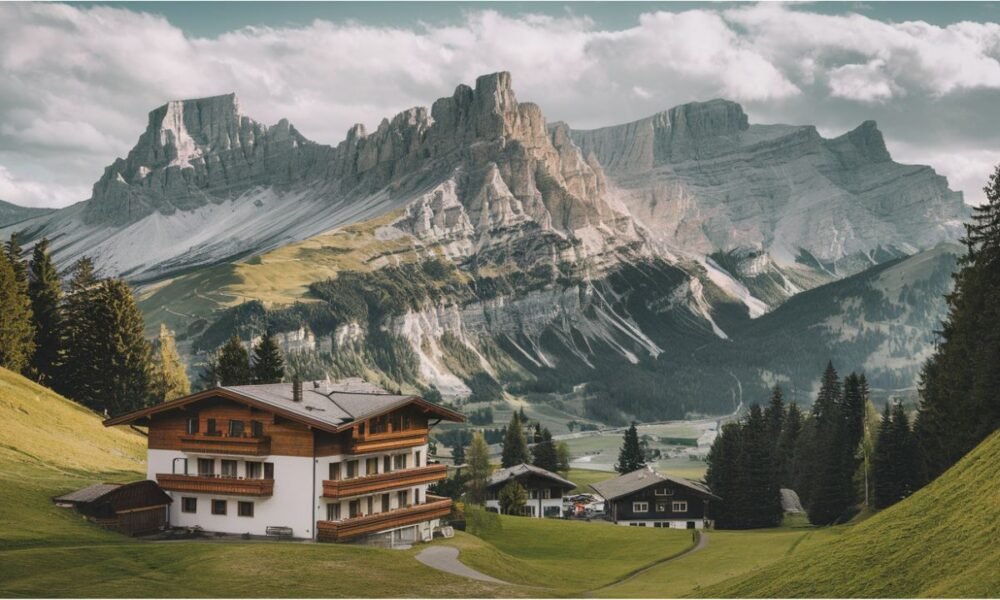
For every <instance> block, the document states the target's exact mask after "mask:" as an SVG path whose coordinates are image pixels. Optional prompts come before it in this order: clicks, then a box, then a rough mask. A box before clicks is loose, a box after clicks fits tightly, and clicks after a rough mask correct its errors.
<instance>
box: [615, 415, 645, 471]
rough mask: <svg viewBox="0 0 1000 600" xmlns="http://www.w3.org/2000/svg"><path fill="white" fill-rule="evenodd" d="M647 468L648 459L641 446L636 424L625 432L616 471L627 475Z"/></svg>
mask: <svg viewBox="0 0 1000 600" xmlns="http://www.w3.org/2000/svg"><path fill="white" fill-rule="evenodd" d="M645 466H646V457H645V454H644V453H643V451H642V445H641V444H639V432H638V430H637V429H636V428H635V423H632V425H630V426H629V428H628V429H626V430H625V436H624V439H623V440H622V447H621V450H619V451H618V462H617V463H616V464H615V470H616V471H618V472H619V473H622V474H625V473H631V472H632V471H637V470H639V469H642V468H645Z"/></svg>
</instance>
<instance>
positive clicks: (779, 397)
mask: <svg viewBox="0 0 1000 600" xmlns="http://www.w3.org/2000/svg"><path fill="white" fill-rule="evenodd" d="M764 421H765V422H766V423H767V437H768V439H770V440H771V445H772V446H773V447H774V448H775V449H777V447H778V442H779V441H780V439H781V429H782V427H783V426H784V424H785V396H784V394H783V393H782V392H781V386H779V385H775V386H774V387H773V388H772V389H771V400H770V402H768V404H767V408H765V409H764Z"/></svg>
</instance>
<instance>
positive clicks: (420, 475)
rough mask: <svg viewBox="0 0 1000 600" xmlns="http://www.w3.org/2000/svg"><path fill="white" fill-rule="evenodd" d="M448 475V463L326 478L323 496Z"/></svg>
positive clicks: (341, 495) (352, 493)
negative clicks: (351, 476)
mask: <svg viewBox="0 0 1000 600" xmlns="http://www.w3.org/2000/svg"><path fill="white" fill-rule="evenodd" d="M447 476H448V466H447V465H427V466H426V467H417V468H414V469H402V470H399V471H391V472H389V473H378V474H377V475H366V476H364V477H355V478H352V479H336V480H333V479H326V480H324V481H323V496H324V497H325V498H347V497H349V496H360V495H362V494H371V493H374V492H379V491H384V490H391V489H393V488H401V487H408V486H412V485H423V484H427V483H434V482H435V481H441V480H442V479H444V478H445V477H447Z"/></svg>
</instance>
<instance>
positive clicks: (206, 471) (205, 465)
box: [198, 458, 215, 477]
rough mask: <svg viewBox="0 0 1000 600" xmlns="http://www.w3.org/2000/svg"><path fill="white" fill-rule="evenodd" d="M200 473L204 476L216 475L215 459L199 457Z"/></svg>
mask: <svg viewBox="0 0 1000 600" xmlns="http://www.w3.org/2000/svg"><path fill="white" fill-rule="evenodd" d="M198 475H200V476H202V477H212V476H213V475H215V460H214V459H211V458H199V459H198Z"/></svg>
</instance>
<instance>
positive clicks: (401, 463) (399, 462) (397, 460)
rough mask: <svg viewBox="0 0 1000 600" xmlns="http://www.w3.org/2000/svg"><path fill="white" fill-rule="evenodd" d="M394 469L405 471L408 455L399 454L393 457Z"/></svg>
mask: <svg viewBox="0 0 1000 600" xmlns="http://www.w3.org/2000/svg"><path fill="white" fill-rule="evenodd" d="M392 468H393V469H405V468H406V455H405V454H397V455H396V456H393V457H392Z"/></svg>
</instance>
